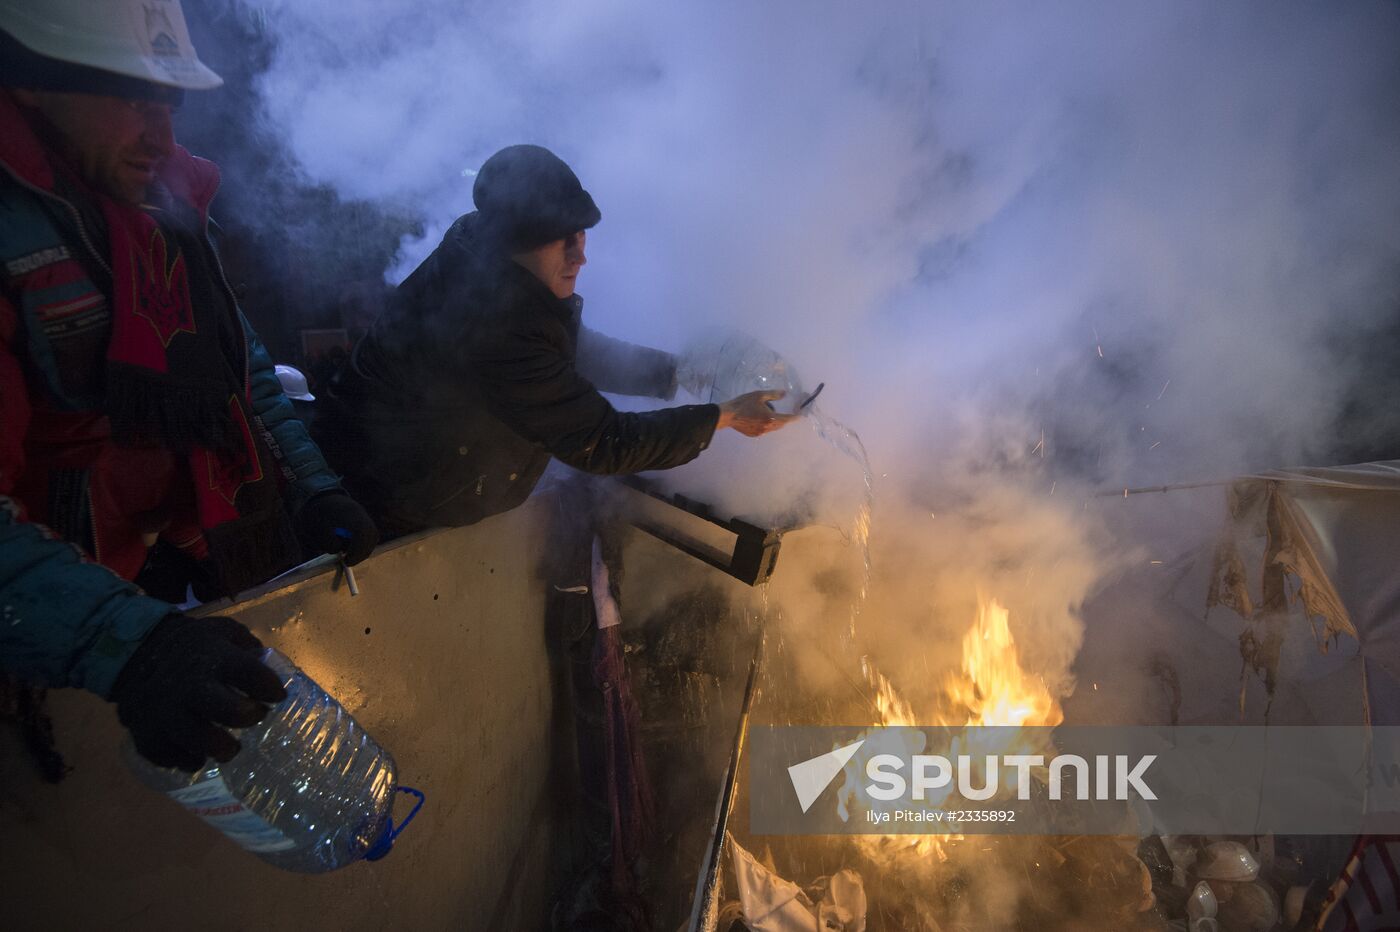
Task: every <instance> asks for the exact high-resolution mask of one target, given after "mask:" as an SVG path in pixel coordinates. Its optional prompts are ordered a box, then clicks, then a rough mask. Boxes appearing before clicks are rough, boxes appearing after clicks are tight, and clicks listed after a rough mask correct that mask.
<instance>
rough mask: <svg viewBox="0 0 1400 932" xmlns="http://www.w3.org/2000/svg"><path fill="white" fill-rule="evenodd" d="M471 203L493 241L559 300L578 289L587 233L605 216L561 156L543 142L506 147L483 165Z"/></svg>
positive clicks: (484, 229)
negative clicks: (575, 288)
mask: <svg viewBox="0 0 1400 932" xmlns="http://www.w3.org/2000/svg"><path fill="white" fill-rule="evenodd" d="M472 201H473V203H475V204H476V209H477V213H478V214H479V216H480V221H481V227H480V228H481V230H482V232H483V235H484V236H485V237H486V239H487V240H488V241H489V242H490V243H492V244H493V245H494V246H495V247H496V248H498V249H500V250H501V251H502V252H504V253H506V254H508V255H509V256H510V257H511V258H512V259H514V260H515V261H516V262H517V263H519V264H520V265H522V266H524V267H525V268H526V269H527V270H529V271H530V273H531V274H533V275H534V276H535V277H536V278H538V279H539V280H540V281H541V282H543V283H544V285H545V287H547V288H548V289H549V290H550V291H551V292H552V293H553V294H554V296H555V297H556V298H561V299H562V298H567V297H569V296H570V295H572V294H573V293H574V286H575V283H576V282H577V280H578V273H579V269H580V268H582V267H583V265H584V263H585V262H587V261H588V259H587V257H586V256H585V255H584V246H585V243H586V240H587V233H586V231H587V230H588V229H590V228H591V227H593V226H595V225H596V224H597V223H598V221H599V220H601V219H602V217H603V215H602V213H601V212H600V211H599V210H598V206H597V205H596V204H594V203H593V198H592V196H591V195H590V194H589V193H588V192H587V191H585V190H584V188H583V185H582V184H580V183H579V180H578V176H577V175H575V174H574V172H573V170H572V169H571V168H569V166H568V165H566V164H565V163H564V160H563V159H561V158H559V157H558V156H557V155H555V154H554V153H553V152H550V151H549V150H548V149H546V148H544V147H543V146H531V145H519V146H507V147H506V148H504V149H502V150H501V151H499V152H497V153H496V154H495V155H493V156H491V157H490V158H489V159H487V160H486V164H484V165H482V166H481V171H479V172H478V173H477V176H476V182H475V183H474V184H473V185H472Z"/></svg>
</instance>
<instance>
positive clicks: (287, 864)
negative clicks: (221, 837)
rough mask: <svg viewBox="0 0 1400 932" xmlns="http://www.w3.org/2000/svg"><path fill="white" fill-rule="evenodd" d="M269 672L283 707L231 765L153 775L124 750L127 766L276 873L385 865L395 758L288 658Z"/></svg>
mask: <svg viewBox="0 0 1400 932" xmlns="http://www.w3.org/2000/svg"><path fill="white" fill-rule="evenodd" d="M263 663H265V664H267V666H268V667H270V668H271V669H272V670H273V671H274V672H275V673H277V675H278V676H279V677H280V678H281V680H282V684H283V686H285V687H286V690H287V698H286V699H284V700H283V701H282V702H281V703H279V704H278V705H277V706H276V707H274V708H273V709H272V710H271V711H269V712H268V714H267V717H266V718H264V719H263V720H262V721H261V722H259V723H258V724H256V725H254V726H253V727H251V728H247V729H244V730H243V731H242V732H241V734H240V735H239V741H240V742H241V744H242V746H243V747H242V750H241V751H239V752H238V754H237V755H236V756H235V757H234V758H233V759H232V760H231V761H229V762H228V763H226V764H218V763H215V762H213V761H207V762H206V763H207V764H209V766H208V767H206V768H205V769H203V770H200V771H198V772H197V773H193V774H190V773H186V772H184V771H182V770H175V769H168V768H163V767H157V766H155V765H154V764H152V763H150V762H149V761H147V760H146V759H145V758H143V757H140V756H139V755H138V754H137V753H136V751H135V748H134V747H132V746H131V745H130V743H128V745H127V759H128V763H129V764H130V765H131V767H132V769H133V770H134V771H135V773H136V775H137V777H138V778H140V779H141V781H142V782H143V783H145V784H146V785H147V786H150V787H151V788H152V789H155V790H159V791H160V792H163V793H165V794H166V795H168V796H170V797H171V798H172V799H174V800H175V801H176V802H178V803H180V804H181V805H182V806H184V807H185V808H186V809H188V810H190V811H191V812H192V813H194V814H195V815H197V816H199V817H200V818H201V819H203V820H204V821H205V822H207V823H209V824H210V825H212V826H213V827H214V828H217V829H218V830H219V831H221V832H223V833H224V834H225V835H226V836H228V838H229V839H230V840H232V841H233V842H235V843H236V844H238V845H239V846H240V847H242V848H244V849H245V850H247V851H250V852H252V853H253V854H256V855H257V856H258V857H260V858H262V859H263V860H264V861H267V862H268V863H269V864H273V865H276V866H277V867H281V868H285V869H286V870H292V871H301V872H304V873H319V872H322V871H330V870H335V869H336V868H338V867H344V866H345V865H346V864H350V863H351V862H353V861H356V860H359V859H360V858H364V857H367V856H368V857H369V858H371V859H375V858H378V857H382V856H383V855H384V854H385V853H387V851H388V846H389V844H391V843H392V840H393V835H394V834H396V833H395V832H394V831H393V828H392V823H391V818H390V810H391V808H392V805H393V800H394V796H395V789H396V784H395V776H396V774H395V770H396V768H395V765H394V758H393V757H392V756H391V755H390V754H389V752H388V751H385V750H384V749H383V748H381V747H380V746H379V745H378V744H377V743H375V741H374V739H373V738H371V737H370V736H369V735H368V734H366V733H365V730H364V729H363V728H361V727H360V725H359V724H358V723H357V722H356V721H355V720H354V718H352V717H351V716H350V714H349V713H348V712H346V711H345V709H344V708H342V707H341V705H340V703H338V702H336V701H335V699H334V698H332V697H331V696H329V695H327V694H326V692H325V690H323V689H321V687H320V686H318V685H317V684H316V682H315V681H314V680H312V679H311V677H309V676H307V675H306V674H305V673H303V672H302V671H301V670H300V669H299V668H298V667H297V666H296V665H295V664H293V663H292V662H291V661H290V660H288V659H287V658H286V657H284V656H282V655H281V654H279V653H278V652H277V651H275V650H272V649H271V648H269V649H268V650H267V651H265V653H264V654H263ZM407 792H414V793H416V791H407ZM419 798H420V799H421V795H420V797H419ZM415 812H416V810H415ZM409 818H412V815H410V816H409ZM406 822H407V820H405V823H406ZM400 827H402V826H400Z"/></svg>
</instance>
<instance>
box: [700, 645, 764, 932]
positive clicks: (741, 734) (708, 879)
mask: <svg viewBox="0 0 1400 932" xmlns="http://www.w3.org/2000/svg"><path fill="white" fill-rule="evenodd" d="M765 640H766V636H765V634H764V628H763V624H762V622H760V623H759V629H758V645H757V646H756V647H755V648H754V652H753V660H752V661H750V663H749V682H748V685H747V686H746V687H745V689H744V705H743V708H742V709H741V710H740V712H739V727H738V729H737V732H736V733H735V735H734V747H733V749H732V750H731V751H730V752H729V769H728V770H726V771H725V774H724V785H723V786H722V787H721V788H720V794H719V799H717V800H716V801H715V825H714V829H713V830H712V831H711V834H710V845H709V847H708V848H707V849H706V851H705V861H704V863H703V864H701V865H700V876H699V878H698V879H697V881H696V883H695V902H694V904H693V905H692V906H691V910H690V925H689V926H688V928H689V929H690V932H713V930H714V928H715V925H716V923H717V922H718V918H719V917H718V912H719V904H718V903H717V902H716V900H717V899H718V894H719V866H720V860H721V856H722V855H723V854H724V838H725V835H726V834H727V833H728V827H729V814H730V812H731V811H732V810H733V809H734V793H735V790H737V789H738V788H739V761H740V759H741V758H742V757H743V756H744V745H745V744H746V743H747V741H748V736H749V713H750V712H752V711H753V700H754V694H755V693H756V692H757V685H758V671H759V669H760V668H761V667H762V666H763V646H764V642H765Z"/></svg>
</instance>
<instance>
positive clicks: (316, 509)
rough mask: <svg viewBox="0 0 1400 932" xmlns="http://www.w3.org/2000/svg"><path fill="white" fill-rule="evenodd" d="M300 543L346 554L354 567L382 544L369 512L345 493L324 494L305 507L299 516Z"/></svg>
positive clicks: (321, 550) (323, 551)
mask: <svg viewBox="0 0 1400 932" xmlns="http://www.w3.org/2000/svg"><path fill="white" fill-rule="evenodd" d="M297 530H298V531H300V532H301V539H302V541H304V542H305V543H306V545H307V546H308V547H310V548H312V549H313V550H319V551H320V552H321V553H343V554H345V562H346V563H348V564H349V565H351V566H354V565H355V564H356V563H359V562H360V561H361V560H363V559H364V558H365V557H367V556H369V555H370V553H371V552H372V551H373V550H374V545H375V544H377V543H379V528H377V527H375V526H374V521H373V519H371V518H370V516H369V512H367V511H365V510H364V508H362V507H360V503H359V502H357V501H355V500H354V499H353V498H351V497H350V496H348V495H346V494H345V493H344V492H323V493H321V494H320V495H317V496H316V497H315V498H313V499H312V500H311V501H309V502H307V503H306V504H305V505H303V506H302V509H301V514H299V515H297Z"/></svg>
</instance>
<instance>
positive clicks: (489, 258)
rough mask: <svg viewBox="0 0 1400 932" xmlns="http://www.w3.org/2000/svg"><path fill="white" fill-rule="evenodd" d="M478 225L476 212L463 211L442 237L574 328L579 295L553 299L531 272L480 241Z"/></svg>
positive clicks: (578, 314) (579, 311)
mask: <svg viewBox="0 0 1400 932" xmlns="http://www.w3.org/2000/svg"><path fill="white" fill-rule="evenodd" d="M478 224H479V219H478V214H477V213H476V212H472V213H470V214H465V215H463V216H461V217H458V218H457V220H456V221H455V222H454V223H453V224H452V226H451V227H450V228H449V229H448V232H447V236H446V237H445V238H446V239H451V240H452V241H453V242H454V244H455V246H456V248H457V249H459V250H461V251H462V253H463V254H464V256H465V260H466V261H467V262H471V263H473V264H475V265H477V267H478V268H481V269H483V270H484V271H486V273H487V274H489V275H490V276H492V277H493V278H496V279H497V280H503V281H506V282H509V283H510V284H511V285H512V286H513V287H516V288H519V289H520V290H521V291H523V292H524V293H525V294H527V295H529V296H530V297H531V298H532V299H533V300H534V301H535V302H536V303H538V304H539V305H540V306H542V307H544V308H546V309H547V310H548V311H549V313H550V314H552V315H554V316H555V317H558V318H559V319H560V320H561V321H563V322H564V323H565V324H566V325H568V326H569V327H571V328H573V329H577V328H578V324H579V320H580V319H581V317H582V314H583V298H581V297H580V296H579V295H571V296H569V297H567V298H556V297H555V296H554V292H552V291H550V290H549V289H548V288H546V287H545V285H544V282H542V281H540V280H539V279H538V278H536V277H535V276H534V275H532V274H531V273H530V272H529V271H528V270H527V269H525V268H524V267H523V266H520V265H518V264H517V263H515V262H513V261H511V258H510V257H509V256H507V255H505V254H503V253H501V252H500V251H499V250H497V249H493V248H491V247H490V246H488V245H487V244H486V243H483V242H482V241H481V240H480V238H479V236H478V235H477V229H478Z"/></svg>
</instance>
